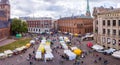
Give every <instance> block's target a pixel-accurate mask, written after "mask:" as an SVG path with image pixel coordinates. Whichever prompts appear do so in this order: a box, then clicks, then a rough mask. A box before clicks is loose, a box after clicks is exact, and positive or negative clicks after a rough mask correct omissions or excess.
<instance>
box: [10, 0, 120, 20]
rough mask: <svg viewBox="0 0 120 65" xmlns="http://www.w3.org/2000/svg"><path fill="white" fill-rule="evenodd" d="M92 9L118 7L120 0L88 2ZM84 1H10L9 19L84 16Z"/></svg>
mask: <svg viewBox="0 0 120 65" xmlns="http://www.w3.org/2000/svg"><path fill="white" fill-rule="evenodd" d="M89 2H90V3H89V5H90V11H91V13H92V11H93V8H94V7H100V6H104V7H107V8H108V7H110V6H113V7H114V8H118V7H120V3H119V2H120V0H89ZM86 4H87V3H86V0H10V5H11V18H14V17H27V16H30V17H33V16H34V17H52V18H59V17H67V16H72V15H74V16H76V15H81V14H85V12H86V6H87V5H86Z"/></svg>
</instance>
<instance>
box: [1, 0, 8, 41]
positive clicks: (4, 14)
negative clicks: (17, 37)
mask: <svg viewBox="0 0 120 65" xmlns="http://www.w3.org/2000/svg"><path fill="white" fill-rule="evenodd" d="M9 34H10V4H9V0H0V41H1V40H4V39H6V38H7V37H8V36H9Z"/></svg>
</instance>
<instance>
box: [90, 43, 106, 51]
mask: <svg viewBox="0 0 120 65" xmlns="http://www.w3.org/2000/svg"><path fill="white" fill-rule="evenodd" d="M92 48H93V49H94V50H96V51H98V50H102V49H104V48H103V47H102V46H100V45H97V44H96V45H93V46H92Z"/></svg>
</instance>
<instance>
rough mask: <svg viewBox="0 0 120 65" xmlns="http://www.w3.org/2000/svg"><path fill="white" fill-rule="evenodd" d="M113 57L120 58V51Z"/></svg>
mask: <svg viewBox="0 0 120 65" xmlns="http://www.w3.org/2000/svg"><path fill="white" fill-rule="evenodd" d="M112 56H113V57H116V58H120V51H116V52H114V53H113V54H112Z"/></svg>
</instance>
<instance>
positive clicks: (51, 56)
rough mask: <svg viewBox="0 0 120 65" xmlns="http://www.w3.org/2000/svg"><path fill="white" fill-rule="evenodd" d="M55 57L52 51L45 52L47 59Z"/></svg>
mask: <svg viewBox="0 0 120 65" xmlns="http://www.w3.org/2000/svg"><path fill="white" fill-rule="evenodd" d="M53 58H54V56H53V54H52V53H51V52H48V53H46V54H45V60H52V59H53Z"/></svg>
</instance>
